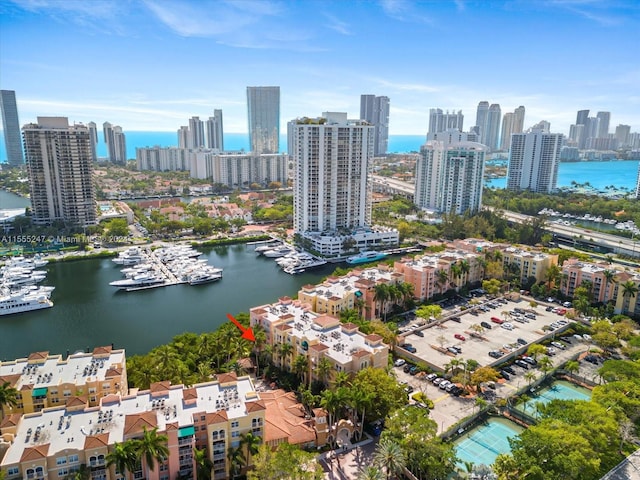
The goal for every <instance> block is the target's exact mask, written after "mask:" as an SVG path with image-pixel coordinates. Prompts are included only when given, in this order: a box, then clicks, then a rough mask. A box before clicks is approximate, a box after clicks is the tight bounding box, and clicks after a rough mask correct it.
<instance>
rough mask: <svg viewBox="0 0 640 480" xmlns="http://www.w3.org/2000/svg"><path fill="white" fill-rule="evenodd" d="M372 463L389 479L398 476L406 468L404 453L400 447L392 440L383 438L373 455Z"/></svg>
mask: <svg viewBox="0 0 640 480" xmlns="http://www.w3.org/2000/svg"><path fill="white" fill-rule="evenodd" d="M373 461H374V463H375V464H377V465H379V466H380V468H383V469H384V471H385V472H386V478H387V480H389V479H390V478H392V477H394V476H397V475H400V474H401V473H402V471H403V469H404V468H405V466H406V457H405V453H404V452H403V451H402V448H401V447H400V445H398V444H397V443H396V442H394V441H393V440H389V439H388V438H385V439H383V440H381V441H380V443H378V447H377V448H376V451H375V453H374V454H373Z"/></svg>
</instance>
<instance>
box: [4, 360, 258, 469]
mask: <svg viewBox="0 0 640 480" xmlns="http://www.w3.org/2000/svg"><path fill="white" fill-rule="evenodd" d="M265 412H266V407H265V404H264V402H263V401H262V400H260V397H259V395H258V393H257V392H256V391H255V388H254V386H253V383H252V381H251V379H250V378H249V377H237V376H236V374H235V373H229V374H219V375H218V378H217V381H213V382H207V383H202V384H198V385H195V386H193V387H185V386H183V385H171V384H170V382H159V383H155V384H152V385H151V388H150V389H149V390H144V391H140V392H138V393H136V394H135V395H129V396H120V395H108V396H106V397H103V398H101V401H100V403H99V405H97V406H90V405H89V402H88V400H87V397H86V396H82V397H77V396H74V397H71V398H69V399H68V400H67V401H66V404H64V405H60V406H57V407H52V408H45V409H44V410H41V411H39V412H36V413H31V414H27V415H23V416H19V415H10V416H8V417H6V418H5V419H4V421H3V422H2V424H1V425H0V431H1V433H2V439H3V440H4V441H5V442H9V447H8V448H7V449H6V452H5V455H4V457H3V458H2V461H1V463H0V466H1V467H2V470H3V471H4V472H6V478H7V480H12V479H24V478H29V479H46V478H68V477H69V476H70V475H72V474H73V473H74V472H78V471H80V466H81V465H85V466H86V467H87V468H88V469H89V473H90V478H91V479H92V480H111V479H114V480H115V479H121V478H123V477H125V476H124V475H122V474H121V473H118V472H116V470H115V466H107V461H106V458H107V455H108V454H109V453H110V452H112V451H113V449H114V446H115V444H116V443H121V442H125V441H127V440H130V439H135V438H140V437H141V436H142V435H143V434H144V432H145V430H147V431H150V430H153V429H157V432H158V434H162V435H166V436H167V437H168V442H167V447H168V449H169V456H168V457H167V459H166V460H165V461H164V462H159V464H158V465H155V468H153V469H151V468H149V465H147V464H146V462H145V461H144V460H142V464H139V468H138V469H137V470H136V471H133V472H127V475H126V478H135V479H139V478H146V479H149V480H169V479H174V478H176V477H179V478H194V474H195V471H196V470H195V468H196V465H195V461H194V453H193V452H194V449H195V448H198V449H206V451H207V455H208V458H209V460H210V461H211V462H212V465H213V467H212V477H211V478H214V479H221V478H228V476H229V472H230V470H229V468H230V465H229V464H230V461H229V458H228V452H229V450H230V449H231V448H237V447H238V446H239V445H240V440H241V436H242V435H243V434H246V433H248V432H251V433H252V434H253V435H256V436H259V437H262V438H263V439H265V440H267V439H266V438H265V433H264V427H265Z"/></svg>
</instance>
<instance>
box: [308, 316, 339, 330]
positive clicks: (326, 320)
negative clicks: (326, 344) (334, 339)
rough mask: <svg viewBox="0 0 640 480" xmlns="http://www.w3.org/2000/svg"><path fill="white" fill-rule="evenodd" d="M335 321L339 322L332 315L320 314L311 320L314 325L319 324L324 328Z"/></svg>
mask: <svg viewBox="0 0 640 480" xmlns="http://www.w3.org/2000/svg"><path fill="white" fill-rule="evenodd" d="M336 322H338V323H339V322H340V321H339V320H338V319H337V318H336V317H332V316H331V315H321V316H319V317H316V318H315V319H314V320H313V323H315V324H316V325H319V326H320V327H322V328H326V327H329V326H331V325H335V324H336Z"/></svg>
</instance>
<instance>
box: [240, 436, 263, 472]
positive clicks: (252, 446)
mask: <svg viewBox="0 0 640 480" xmlns="http://www.w3.org/2000/svg"><path fill="white" fill-rule="evenodd" d="M261 443H262V438H261V437H259V436H257V435H254V434H253V433H251V432H247V433H244V434H242V435H240V445H241V446H244V447H245V458H246V465H247V467H249V466H250V465H251V458H252V457H253V456H254V455H255V454H257V453H258V448H259V447H260V444H261Z"/></svg>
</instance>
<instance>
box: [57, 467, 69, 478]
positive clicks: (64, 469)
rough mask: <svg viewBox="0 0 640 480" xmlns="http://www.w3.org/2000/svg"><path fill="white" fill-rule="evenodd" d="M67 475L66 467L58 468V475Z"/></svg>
mask: <svg viewBox="0 0 640 480" xmlns="http://www.w3.org/2000/svg"><path fill="white" fill-rule="evenodd" d="M67 475H69V469H68V468H61V469H60V470H58V477H66V476H67Z"/></svg>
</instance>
